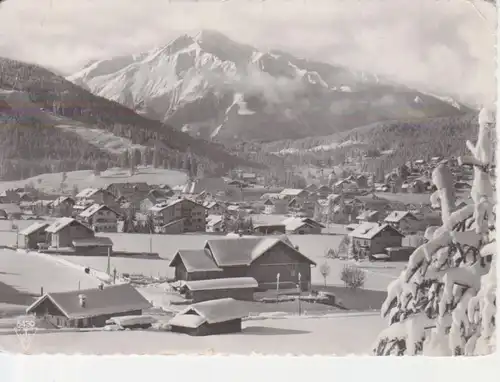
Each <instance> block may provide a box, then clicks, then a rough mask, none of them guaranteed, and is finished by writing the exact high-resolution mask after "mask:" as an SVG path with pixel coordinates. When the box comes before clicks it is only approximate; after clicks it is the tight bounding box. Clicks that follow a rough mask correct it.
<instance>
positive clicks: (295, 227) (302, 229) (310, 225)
mask: <svg viewBox="0 0 500 382" xmlns="http://www.w3.org/2000/svg"><path fill="white" fill-rule="evenodd" d="M282 224H284V225H285V232H286V233H287V234H298V235H305V234H320V233H321V229H322V228H325V226H324V225H323V224H321V223H318V222H316V221H315V220H313V219H310V218H298V217H290V218H287V219H285V220H283V222H282Z"/></svg>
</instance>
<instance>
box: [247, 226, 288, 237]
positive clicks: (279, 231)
mask: <svg viewBox="0 0 500 382" xmlns="http://www.w3.org/2000/svg"><path fill="white" fill-rule="evenodd" d="M253 231H254V233H256V234H260V235H284V234H285V232H286V229H285V225H284V224H257V225H255V226H254V228H253Z"/></svg>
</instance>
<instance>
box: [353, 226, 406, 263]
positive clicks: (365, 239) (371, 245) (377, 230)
mask: <svg viewBox="0 0 500 382" xmlns="http://www.w3.org/2000/svg"><path fill="white" fill-rule="evenodd" d="M348 236H349V237H350V238H351V240H352V248H353V251H354V252H355V253H358V254H359V255H360V256H361V257H369V256H371V255H375V254H378V253H382V252H384V251H385V249H386V248H388V247H401V245H402V242H403V238H404V235H403V234H402V233H401V232H399V231H398V230H397V229H396V228H394V227H392V226H390V225H389V224H378V223H371V222H365V223H362V224H360V225H358V226H357V227H356V228H355V229H354V230H353V231H352V232H350V233H349V234H348Z"/></svg>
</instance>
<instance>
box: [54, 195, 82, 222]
mask: <svg viewBox="0 0 500 382" xmlns="http://www.w3.org/2000/svg"><path fill="white" fill-rule="evenodd" d="M75 203H76V202H75V199H73V198H72V197H70V196H60V197H58V198H57V199H56V200H54V201H53V202H52V203H50V209H51V210H52V214H53V215H54V216H60V217H63V216H71V215H72V213H73V206H74V205H75Z"/></svg>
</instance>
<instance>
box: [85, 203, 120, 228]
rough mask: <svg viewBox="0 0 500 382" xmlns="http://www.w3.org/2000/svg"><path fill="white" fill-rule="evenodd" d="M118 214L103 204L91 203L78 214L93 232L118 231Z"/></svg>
mask: <svg viewBox="0 0 500 382" xmlns="http://www.w3.org/2000/svg"><path fill="white" fill-rule="evenodd" d="M119 216H120V214H119V213H118V212H116V211H115V210H114V209H112V208H110V207H108V206H106V205H104V204H93V205H92V206H90V207H89V208H87V209H86V210H85V211H83V212H81V213H80V214H79V215H78V218H79V219H81V220H82V221H84V222H85V223H86V224H87V225H88V226H89V227H91V228H92V229H93V230H94V232H118V217H119Z"/></svg>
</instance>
